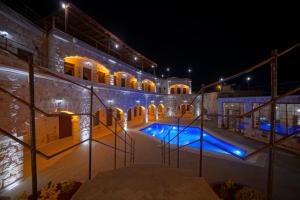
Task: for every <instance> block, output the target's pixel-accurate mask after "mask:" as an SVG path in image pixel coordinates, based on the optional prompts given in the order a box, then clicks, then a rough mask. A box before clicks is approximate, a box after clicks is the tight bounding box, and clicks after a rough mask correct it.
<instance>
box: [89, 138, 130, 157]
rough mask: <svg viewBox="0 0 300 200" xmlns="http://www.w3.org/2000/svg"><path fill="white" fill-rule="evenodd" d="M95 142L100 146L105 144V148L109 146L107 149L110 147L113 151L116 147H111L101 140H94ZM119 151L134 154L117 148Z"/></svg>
mask: <svg viewBox="0 0 300 200" xmlns="http://www.w3.org/2000/svg"><path fill="white" fill-rule="evenodd" d="M92 140H93V141H94V142H97V143H99V144H103V145H104V146H107V147H109V148H112V149H114V148H115V147H114V146H112V145H109V144H106V143H104V142H101V141H100V140H96V139H92ZM116 149H117V150H118V151H121V152H123V153H128V154H132V153H131V152H129V151H124V150H123V149H120V148H116Z"/></svg>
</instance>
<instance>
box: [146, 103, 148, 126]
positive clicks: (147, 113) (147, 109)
mask: <svg viewBox="0 0 300 200" xmlns="http://www.w3.org/2000/svg"><path fill="white" fill-rule="evenodd" d="M145 123H148V106H147V105H146V107H145Z"/></svg>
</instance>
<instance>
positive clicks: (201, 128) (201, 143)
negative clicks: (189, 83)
mask: <svg viewBox="0 0 300 200" xmlns="http://www.w3.org/2000/svg"><path fill="white" fill-rule="evenodd" d="M203 125H204V85H203V84H202V89H201V118H200V156H199V177H202V161H203Z"/></svg>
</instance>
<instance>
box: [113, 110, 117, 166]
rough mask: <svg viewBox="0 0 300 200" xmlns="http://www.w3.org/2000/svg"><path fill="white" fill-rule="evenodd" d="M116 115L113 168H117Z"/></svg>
mask: <svg viewBox="0 0 300 200" xmlns="http://www.w3.org/2000/svg"><path fill="white" fill-rule="evenodd" d="M117 120H118V119H117V116H116V117H115V149H114V169H116V168H117V123H118V122H117Z"/></svg>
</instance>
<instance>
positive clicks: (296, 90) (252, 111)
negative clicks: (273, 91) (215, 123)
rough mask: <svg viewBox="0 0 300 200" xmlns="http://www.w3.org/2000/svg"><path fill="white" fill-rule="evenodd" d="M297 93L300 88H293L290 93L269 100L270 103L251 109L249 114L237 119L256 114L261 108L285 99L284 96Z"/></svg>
mask: <svg viewBox="0 0 300 200" xmlns="http://www.w3.org/2000/svg"><path fill="white" fill-rule="evenodd" d="M298 91H300V86H299V87H297V88H295V89H292V90H290V91H288V92H286V93H284V94H282V95H280V96H278V97H275V98H274V99H271V100H270V101H267V102H266V103H264V104H262V105H260V106H257V107H256V108H254V109H252V110H251V111H249V112H246V113H244V114H242V115H240V116H239V117H240V118H244V117H246V116H249V115H250V114H252V113H254V112H256V111H258V110H260V109H262V108H264V107H266V106H268V105H270V104H272V103H274V102H276V101H278V100H280V99H282V98H284V97H286V96H289V95H292V94H294V93H296V92H298Z"/></svg>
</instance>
